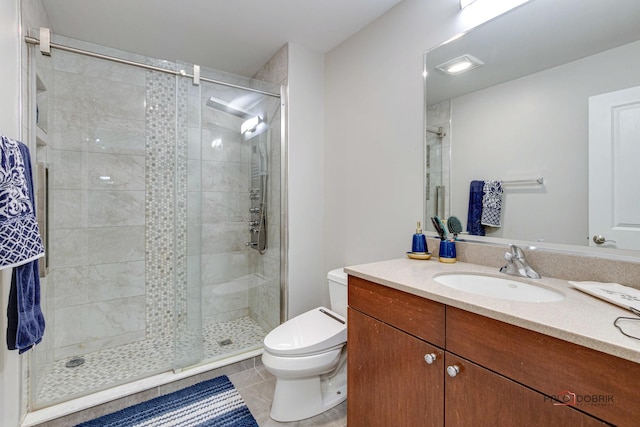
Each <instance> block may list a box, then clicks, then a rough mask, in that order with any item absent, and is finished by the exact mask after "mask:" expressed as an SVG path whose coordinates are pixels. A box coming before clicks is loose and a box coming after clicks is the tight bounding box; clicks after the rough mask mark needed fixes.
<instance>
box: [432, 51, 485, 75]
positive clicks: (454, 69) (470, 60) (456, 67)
mask: <svg viewBox="0 0 640 427" xmlns="http://www.w3.org/2000/svg"><path fill="white" fill-rule="evenodd" d="M483 65H484V62H482V61H481V60H479V59H478V58H476V57H474V56H471V55H467V54H465V55H462V56H459V57H457V58H454V59H452V60H451V61H447V62H445V63H444V64H440V65H438V66H437V67H436V68H437V69H438V70H440V71H442V72H444V73H447V74H449V75H452V76H455V75H457V74H461V73H464V72H466V71H469V70H473V69H474V68H478V67H481V66H483Z"/></svg>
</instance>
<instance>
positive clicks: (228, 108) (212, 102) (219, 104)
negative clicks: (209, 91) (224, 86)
mask: <svg viewBox="0 0 640 427" xmlns="http://www.w3.org/2000/svg"><path fill="white" fill-rule="evenodd" d="M207 106H208V107H211V108H215V109H216V110H220V111H224V112H225V113H229V114H233V115H234V116H236V117H240V118H241V119H245V120H248V119H251V118H254V117H255V116H256V115H255V114H251V112H249V111H247V110H245V109H244V108H241V107H236V106H235V105H232V104H229V103H228V102H226V101H223V100H222V99H218V98H216V97H214V96H212V97H210V98H209V99H208V100H207Z"/></svg>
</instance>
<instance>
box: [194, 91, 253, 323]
mask: <svg viewBox="0 0 640 427" xmlns="http://www.w3.org/2000/svg"><path fill="white" fill-rule="evenodd" d="M201 90H202V93H201V98H200V101H201V103H200V104H199V106H200V105H201V106H202V109H201V117H200V120H201V125H200V126H197V127H193V129H192V131H191V132H190V134H192V135H193V137H192V138H191V140H190V150H189V168H188V171H189V172H188V175H189V195H190V200H191V203H190V204H191V205H193V206H195V205H197V204H198V202H199V203H200V204H201V209H200V210H199V211H195V210H192V212H195V213H196V214H198V213H199V214H200V215H201V225H199V226H200V227H201V231H200V235H201V238H200V241H199V242H198V239H194V241H192V242H190V244H189V252H188V253H189V256H190V257H196V256H200V257H201V258H200V259H201V277H200V278H201V281H202V290H201V299H202V326H203V327H206V326H208V325H211V324H213V323H217V322H220V321H226V320H231V319H238V318H241V317H245V316H247V315H249V308H248V292H247V290H248V287H249V282H250V280H251V277H252V276H251V274H250V271H249V263H248V251H249V250H248V249H247V247H246V246H245V242H247V241H248V240H249V236H248V228H249V227H248V221H249V216H250V215H249V191H248V190H249V174H250V172H249V161H250V147H249V145H248V144H246V143H244V142H243V140H242V138H241V135H240V132H239V130H240V124H241V123H242V121H243V120H242V119H240V118H237V117H235V116H232V115H230V114H228V113H224V112H221V111H219V110H215V109H213V108H211V107H208V106H206V105H205V103H206V100H207V99H209V98H210V97H211V96H214V97H216V98H220V99H227V100H232V99H235V98H237V97H238V96H239V95H240V93H238V91H237V90H235V89H231V88H224V87H217V86H213V85H210V84H203V85H202V88H201ZM196 132H197V133H199V134H197V133H196ZM199 198H200V199H199ZM198 199H199V200H198ZM190 223H191V224H193V226H195V227H198V225H197V224H196V223H192V222H190ZM190 234H192V235H193V234H197V233H190Z"/></svg>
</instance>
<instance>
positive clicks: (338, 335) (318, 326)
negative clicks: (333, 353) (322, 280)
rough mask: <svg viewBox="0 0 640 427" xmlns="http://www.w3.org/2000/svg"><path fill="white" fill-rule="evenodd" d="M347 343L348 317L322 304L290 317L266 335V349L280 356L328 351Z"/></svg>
mask: <svg viewBox="0 0 640 427" xmlns="http://www.w3.org/2000/svg"><path fill="white" fill-rule="evenodd" d="M346 342H347V326H346V323H345V319H344V317H342V316H340V315H339V314H337V313H335V312H333V311H331V310H329V309H328V308H326V307H318V308H314V309H313V310H309V311H307V312H306V313H302V314H300V315H298V316H296V317H294V318H292V319H289V320H287V321H286V322H284V323H283V324H282V325H280V326H278V327H276V328H275V329H274V330H272V331H271V332H269V334H267V336H266V337H265V338H264V347H265V350H266V351H267V352H269V353H271V354H274V355H279V356H302V355H311V354H316V353H321V352H326V351H328V350H330V349H332V348H335V347H340V346H342V345H343V344H344V343H346Z"/></svg>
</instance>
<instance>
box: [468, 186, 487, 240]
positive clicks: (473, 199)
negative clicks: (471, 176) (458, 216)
mask: <svg viewBox="0 0 640 427" xmlns="http://www.w3.org/2000/svg"><path fill="white" fill-rule="evenodd" d="M483 188H484V181H471V185H470V186H469V212H468V214H467V231H468V232H469V234H471V235H472V236H484V226H483V225H482V224H480V217H481V216H482V196H483V194H484V193H483V191H482V189H483Z"/></svg>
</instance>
